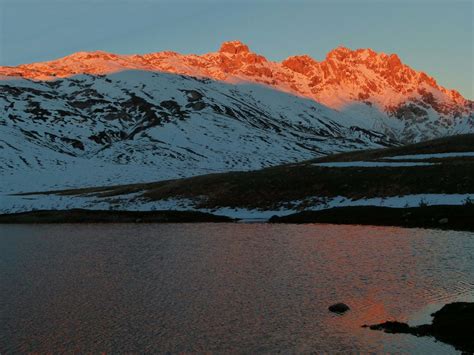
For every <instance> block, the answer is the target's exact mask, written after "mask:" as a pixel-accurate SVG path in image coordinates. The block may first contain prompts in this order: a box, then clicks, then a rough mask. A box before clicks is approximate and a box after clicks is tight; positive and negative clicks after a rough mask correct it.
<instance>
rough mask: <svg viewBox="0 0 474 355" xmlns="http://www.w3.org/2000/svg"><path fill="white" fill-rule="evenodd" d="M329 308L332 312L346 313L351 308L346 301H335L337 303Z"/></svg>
mask: <svg viewBox="0 0 474 355" xmlns="http://www.w3.org/2000/svg"><path fill="white" fill-rule="evenodd" d="M328 309H329V311H331V312H334V313H339V314H342V313H345V312H347V311H348V310H350V308H349V306H348V305H347V304H345V303H335V304H333V305H331V306H329V308H328Z"/></svg>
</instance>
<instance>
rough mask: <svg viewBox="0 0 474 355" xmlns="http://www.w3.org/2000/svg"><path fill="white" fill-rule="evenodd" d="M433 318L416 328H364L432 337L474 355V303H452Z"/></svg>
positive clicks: (394, 324)
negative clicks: (430, 321) (431, 320)
mask: <svg viewBox="0 0 474 355" xmlns="http://www.w3.org/2000/svg"><path fill="white" fill-rule="evenodd" d="M331 307H332V306H331ZM432 316H433V322H432V323H431V324H423V325H419V326H416V327H410V326H409V325H408V324H406V323H400V322H393V321H391V322H385V323H380V324H373V325H370V326H367V325H364V326H363V327H369V328H370V329H372V330H383V331H384V332H386V333H393V334H396V333H405V334H413V335H415V336H432V337H434V338H435V339H437V340H439V341H442V342H444V343H447V344H451V345H453V346H454V347H455V348H456V349H457V350H460V351H462V352H466V353H474V303H468V302H454V303H450V304H447V305H445V306H443V308H441V309H440V310H439V311H437V312H435V313H433V314H432Z"/></svg>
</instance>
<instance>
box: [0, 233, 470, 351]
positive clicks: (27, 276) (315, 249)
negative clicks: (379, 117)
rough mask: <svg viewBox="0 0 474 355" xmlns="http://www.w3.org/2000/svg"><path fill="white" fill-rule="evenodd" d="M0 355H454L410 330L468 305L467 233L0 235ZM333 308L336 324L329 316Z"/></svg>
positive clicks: (331, 315) (468, 243)
mask: <svg viewBox="0 0 474 355" xmlns="http://www.w3.org/2000/svg"><path fill="white" fill-rule="evenodd" d="M0 295H1V296H0V319H1V320H0V353H9V352H30V351H38V352H45V351H56V352H61V351H68V352H70V351H79V352H85V351H92V352H98V351H106V352H114V353H116V352H157V351H171V352H178V351H204V350H207V351H221V352H229V351H240V352H256V351H261V352H277V351H282V352H309V351H318V352H351V351H352V352H382V351H383V352H422V353H444V354H445V353H455V351H454V348H452V347H451V346H449V345H446V344H442V343H439V342H435V341H434V340H433V339H431V338H417V337H414V336H411V335H403V334H401V335H390V334H385V333H383V332H377V331H371V330H368V329H366V328H361V325H363V324H366V323H368V324H372V323H379V322H383V321H386V320H393V319H397V320H400V321H408V322H409V323H411V324H421V323H425V322H429V321H430V317H429V314H430V313H431V312H433V311H435V310H437V309H439V308H440V307H441V306H442V305H443V304H445V303H449V302H452V301H458V300H459V301H461V300H463V301H473V300H474V233H467V232H451V231H438V230H436V231H435V230H422V229H403V228H392V227H370V226H335V225H270V224H161V225H159V224H113V225H104V224H102V225H101V224H97V225H93V224H84V225H2V226H0ZM336 302H345V303H347V304H348V305H349V306H350V307H351V310H350V311H349V312H348V313H346V314H345V315H343V316H340V315H335V314H332V313H330V312H328V310H327V307H328V306H329V305H331V304H333V303H336Z"/></svg>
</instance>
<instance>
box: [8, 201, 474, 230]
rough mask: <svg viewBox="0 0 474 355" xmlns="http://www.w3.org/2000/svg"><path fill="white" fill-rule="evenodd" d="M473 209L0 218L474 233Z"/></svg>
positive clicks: (12, 220)
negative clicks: (260, 215)
mask: <svg viewBox="0 0 474 355" xmlns="http://www.w3.org/2000/svg"><path fill="white" fill-rule="evenodd" d="M473 216H474V205H473V204H468V205H436V206H421V207H408V208H393V207H379V206H350V207H334V208H329V209H324V210H318V211H302V212H298V213H293V214H288V215H284V216H276V215H274V216H272V217H271V218H268V219H265V218H235V217H230V216H226V215H216V214H212V213H207V212H200V211H193V210H189V211H177V210H161V211H127V210H89V209H69V210H37V211H26V212H17V213H7V214H0V224H43V223H44V224H46V223H57V224H60V223H209V222H210V223H236V222H238V223H271V224H279V223H283V224H313V223H320V224H336V225H369V226H393V227H400V228H425V229H442V230H456V231H474V218H473Z"/></svg>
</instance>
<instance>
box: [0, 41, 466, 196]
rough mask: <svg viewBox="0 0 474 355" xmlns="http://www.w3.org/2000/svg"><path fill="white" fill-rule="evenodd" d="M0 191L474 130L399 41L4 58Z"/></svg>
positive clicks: (195, 171)
mask: <svg viewBox="0 0 474 355" xmlns="http://www.w3.org/2000/svg"><path fill="white" fill-rule="evenodd" d="M0 112H1V116H0V152H1V154H0V176H1V179H2V192H10V193H11V192H25V191H32V190H41V189H43V190H45V189H53V188H65V187H84V186H97V185H111V184H117V183H134V182H147V181H157V180H163V179H170V178H178V177H188V176H193V175H199V174H206V173H212V172H222V171H236V170H253V169H259V168H263V167H267V166H272V165H277V164H281V163H294V162H297V161H301V160H304V159H310V158H314V157H320V156H324V155H327V154H331V153H337V152H344V151H353V150H359V149H367V148H377V147H387V146H397V145H402V144H406V143H413V142H418V141H423V140H427V139H431V138H436V137H443V136H449V135H454V134H460V133H469V132H473V131H474V114H473V112H474V110H473V102H472V101H470V100H468V99H465V98H463V97H462V96H461V95H460V94H459V93H458V92H457V91H455V90H449V89H446V88H444V87H442V86H440V85H439V84H437V82H436V81H435V79H433V78H432V77H430V76H428V75H427V74H425V73H423V72H418V71H416V70H414V69H412V68H410V67H409V66H407V65H405V64H403V63H402V62H401V60H400V59H399V58H398V56H397V55H394V54H391V55H387V54H384V53H377V52H375V51H373V50H371V49H357V50H350V49H348V48H344V47H339V48H336V49H334V50H332V51H331V52H329V53H328V54H327V56H326V59H325V60H323V61H320V62H318V61H316V60H314V59H312V58H311V57H309V56H306V55H302V56H293V57H290V58H287V59H285V60H283V61H282V62H273V61H269V60H267V59H266V58H265V57H263V56H261V55H258V54H256V53H253V52H252V51H250V49H249V48H248V47H247V46H246V45H245V44H243V43H241V42H238V41H231V42H225V43H223V44H222V46H221V48H220V49H219V51H218V52H215V53H208V54H204V55H194V54H191V55H183V54H179V53H175V52H170V51H166V52H159V53H151V54H145V55H117V54H111V53H106V52H102V51H96V52H79V53H75V54H72V55H70V56H67V57H64V58H61V59H57V60H53V61H49V62H43V63H33V64H24V65H19V66H16V67H7V66H3V67H0Z"/></svg>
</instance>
